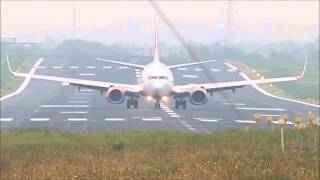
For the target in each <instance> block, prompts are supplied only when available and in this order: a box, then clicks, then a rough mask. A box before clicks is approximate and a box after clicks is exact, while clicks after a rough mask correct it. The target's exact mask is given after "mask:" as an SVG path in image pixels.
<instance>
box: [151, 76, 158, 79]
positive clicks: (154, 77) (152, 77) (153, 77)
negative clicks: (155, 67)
mask: <svg viewBox="0 0 320 180" xmlns="http://www.w3.org/2000/svg"><path fill="white" fill-rule="evenodd" d="M149 79H158V78H157V76H149Z"/></svg>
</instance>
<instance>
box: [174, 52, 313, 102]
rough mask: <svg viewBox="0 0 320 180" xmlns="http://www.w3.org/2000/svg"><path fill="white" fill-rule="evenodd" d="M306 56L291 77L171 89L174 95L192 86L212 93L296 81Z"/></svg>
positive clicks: (181, 93) (300, 76)
mask: <svg viewBox="0 0 320 180" xmlns="http://www.w3.org/2000/svg"><path fill="white" fill-rule="evenodd" d="M307 61H308V58H307V59H306V61H305V64H304V67H303V71H302V73H301V74H300V75H298V76H292V77H280V78H270V79H258V80H243V81H231V82H218V83H206V84H188V85H182V86H174V88H173V91H174V93H175V95H176V96H179V95H181V96H187V95H188V94H189V92H190V90H192V89H194V88H204V89H205V90H207V92H209V93H212V92H214V91H221V90H228V89H232V90H233V91H234V90H235V89H236V88H241V87H244V86H247V85H253V84H266V83H276V82H288V81H296V80H299V79H301V78H303V76H304V72H305V69H306V65H307Z"/></svg>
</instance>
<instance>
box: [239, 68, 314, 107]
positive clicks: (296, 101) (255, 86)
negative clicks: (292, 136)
mask: <svg viewBox="0 0 320 180" xmlns="http://www.w3.org/2000/svg"><path fill="white" fill-rule="evenodd" d="M239 74H240V76H242V77H243V78H244V79H245V80H251V79H250V78H249V77H248V76H247V75H246V74H245V73H243V72H242V73H239ZM251 86H252V87H253V88H255V89H256V90H257V91H259V92H260V93H262V94H264V95H266V96H270V97H273V98H276V99H281V100H285V101H291V102H295V103H299V104H303V105H307V106H313V107H320V105H316V104H311V103H307V102H303V101H298V100H294V99H288V98H284V97H280V96H276V95H273V94H271V93H269V92H267V91H265V90H264V89H262V88H260V87H259V86H258V85H256V84H252V85H251Z"/></svg>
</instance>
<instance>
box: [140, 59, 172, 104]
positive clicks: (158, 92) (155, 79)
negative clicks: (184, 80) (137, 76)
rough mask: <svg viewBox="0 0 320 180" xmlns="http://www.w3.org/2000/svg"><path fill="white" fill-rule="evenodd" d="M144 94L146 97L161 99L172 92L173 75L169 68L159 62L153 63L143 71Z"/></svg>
mask: <svg viewBox="0 0 320 180" xmlns="http://www.w3.org/2000/svg"><path fill="white" fill-rule="evenodd" d="M141 85H142V88H143V90H142V92H143V94H144V95H145V96H151V97H153V98H161V97H163V96H169V95H170V94H171V92H172V86H173V75H172V72H171V70H170V69H169V67H168V66H167V65H165V64H163V63H161V62H159V61H153V62H152V63H150V64H148V65H147V66H146V67H145V68H144V69H143V71H142V84H141Z"/></svg>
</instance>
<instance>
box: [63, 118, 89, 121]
mask: <svg viewBox="0 0 320 180" xmlns="http://www.w3.org/2000/svg"><path fill="white" fill-rule="evenodd" d="M68 121H87V118H68Z"/></svg>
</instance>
